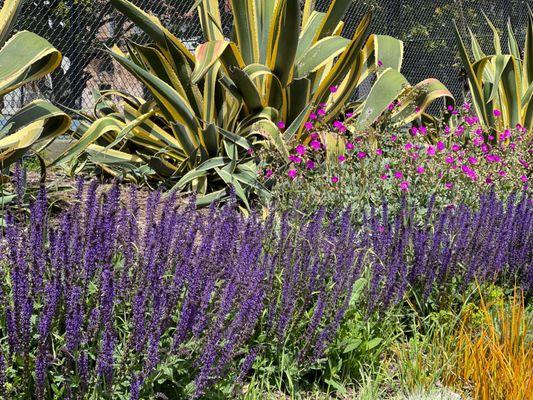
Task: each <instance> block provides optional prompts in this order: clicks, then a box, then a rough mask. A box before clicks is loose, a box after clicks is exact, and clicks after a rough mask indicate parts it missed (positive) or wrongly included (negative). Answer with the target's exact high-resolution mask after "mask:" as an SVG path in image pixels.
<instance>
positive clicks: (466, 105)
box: [463, 101, 470, 111]
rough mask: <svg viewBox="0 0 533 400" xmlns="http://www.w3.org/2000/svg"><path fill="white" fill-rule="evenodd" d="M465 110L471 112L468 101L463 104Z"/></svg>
mask: <svg viewBox="0 0 533 400" xmlns="http://www.w3.org/2000/svg"><path fill="white" fill-rule="evenodd" d="M463 108H464V109H465V110H466V111H469V110H470V103H467V102H466V101H465V102H464V103H463Z"/></svg>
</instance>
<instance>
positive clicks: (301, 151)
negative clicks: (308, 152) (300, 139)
mask: <svg viewBox="0 0 533 400" xmlns="http://www.w3.org/2000/svg"><path fill="white" fill-rule="evenodd" d="M295 150H296V153H298V154H299V155H301V156H303V155H304V154H305V146H304V145H303V144H299V145H298V146H296V149H295Z"/></svg>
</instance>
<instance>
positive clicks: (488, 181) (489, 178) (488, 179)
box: [485, 176, 493, 185]
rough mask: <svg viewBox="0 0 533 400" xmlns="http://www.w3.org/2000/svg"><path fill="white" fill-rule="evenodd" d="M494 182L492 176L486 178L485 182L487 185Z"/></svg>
mask: <svg viewBox="0 0 533 400" xmlns="http://www.w3.org/2000/svg"><path fill="white" fill-rule="evenodd" d="M492 182H493V181H492V178H491V177H490V176H488V177H487V178H485V183H486V184H487V185H490V184H491V183H492Z"/></svg>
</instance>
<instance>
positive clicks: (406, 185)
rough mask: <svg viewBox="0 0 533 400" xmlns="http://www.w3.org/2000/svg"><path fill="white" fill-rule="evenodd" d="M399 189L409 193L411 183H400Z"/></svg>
mask: <svg viewBox="0 0 533 400" xmlns="http://www.w3.org/2000/svg"><path fill="white" fill-rule="evenodd" d="M399 187H400V190H401V191H403V192H407V191H408V190H409V182H408V181H403V182H400V185H399Z"/></svg>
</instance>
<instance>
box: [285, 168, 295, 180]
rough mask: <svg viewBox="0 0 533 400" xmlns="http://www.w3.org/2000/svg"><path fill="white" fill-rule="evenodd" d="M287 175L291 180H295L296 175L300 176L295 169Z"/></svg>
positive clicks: (290, 170)
mask: <svg viewBox="0 0 533 400" xmlns="http://www.w3.org/2000/svg"><path fill="white" fill-rule="evenodd" d="M287 175H289V178H290V179H295V178H296V175H298V171H296V170H295V169H289V172H287Z"/></svg>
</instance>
